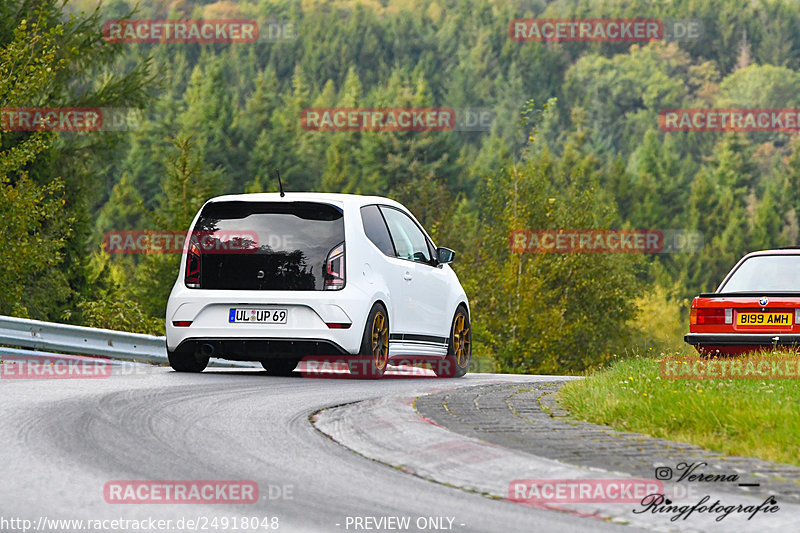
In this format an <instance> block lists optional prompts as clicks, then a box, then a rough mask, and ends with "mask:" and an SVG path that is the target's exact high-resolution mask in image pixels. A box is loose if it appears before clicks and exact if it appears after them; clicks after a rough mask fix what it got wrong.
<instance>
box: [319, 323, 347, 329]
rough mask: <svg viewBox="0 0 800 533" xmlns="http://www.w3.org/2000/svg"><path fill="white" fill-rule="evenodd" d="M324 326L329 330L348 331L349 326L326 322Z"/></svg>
mask: <svg viewBox="0 0 800 533" xmlns="http://www.w3.org/2000/svg"><path fill="white" fill-rule="evenodd" d="M325 325H326V326H328V327H329V328H330V329H350V324H349V323H347V322H326V323H325Z"/></svg>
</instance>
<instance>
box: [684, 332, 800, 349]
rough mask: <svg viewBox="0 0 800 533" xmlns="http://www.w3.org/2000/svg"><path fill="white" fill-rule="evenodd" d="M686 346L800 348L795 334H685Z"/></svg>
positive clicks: (799, 339) (799, 341)
mask: <svg viewBox="0 0 800 533" xmlns="http://www.w3.org/2000/svg"><path fill="white" fill-rule="evenodd" d="M683 340H684V341H685V342H686V343H687V344H691V345H692V346H697V347H705V346H773V345H777V346H795V345H797V346H800V334H797V333H687V334H686V335H684V336H683Z"/></svg>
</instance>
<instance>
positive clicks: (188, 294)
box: [166, 193, 469, 358]
mask: <svg viewBox="0 0 800 533" xmlns="http://www.w3.org/2000/svg"><path fill="white" fill-rule="evenodd" d="M225 201H253V202H320V203H328V204H330V205H333V206H336V207H338V208H340V209H341V210H342V211H343V213H344V235H345V277H346V283H345V286H344V288H342V289H341V290H323V291H290V290H285V291H284V290H226V289H202V288H189V287H187V286H186V284H185V283H184V273H185V271H186V261H187V255H186V254H183V256H182V258H181V264H180V270H179V275H178V278H177V280H176V282H175V284H174V286H173V289H172V293H171V295H170V298H169V301H168V304H167V310H166V329H167V347H168V349H169V350H171V351H174V350H177V349H179V347H181V346H189V345H194V344H197V343H202V342H203V341H205V340H211V341H213V342H215V343H221V342H222V341H223V340H227V341H232V342H233V341H248V342H250V343H251V344H253V343H258V342H261V341H264V342H265V343H267V344H265V345H270V346H271V345H273V344H275V343H276V342H278V341H286V342H288V343H290V344H291V343H292V342H293V341H302V340H313V341H315V342H320V343H323V344H324V343H330V346H332V347H335V348H336V354H338V353H341V352H345V353H349V354H356V353H358V351H359V349H360V346H361V341H362V335H363V333H364V327H365V324H366V319H367V315H368V314H369V311H370V309H371V308H372V306H373V305H374V304H375V303H376V302H381V303H382V304H383V305H384V306H385V307H386V310H387V313H388V317H389V324H390V330H391V333H392V335H391V337H390V357H397V356H402V355H415V354H416V355H427V356H436V357H444V355H445V354H446V353H447V345H446V339H447V337H448V336H449V330H450V323H451V321H452V318H453V316H454V314H455V311H456V309H457V307H458V306H459V305H461V304H463V305H464V306H466V307H467V310H468V311H469V307H468V301H467V297H466V294H465V293H464V290H463V288H462V287H461V285H460V283H459V282H458V277H457V276H456V274H455V272H454V271H453V270H452V269H451V268H450V266H449V265H446V264H440V265H437V266H431V265H427V264H422V263H415V262H414V261H410V260H405V259H400V258H396V257H388V256H386V255H385V254H383V252H381V251H380V250H379V249H378V248H377V246H375V245H374V244H373V243H372V242H371V241H370V240H369V239H368V238H367V236H366V233H365V231H364V227H363V224H362V220H361V216H360V208H361V207H363V206H365V205H371V204H377V205H381V206H389V207H394V208H396V209H399V210H401V211H402V212H404V213H405V214H407V215H408V216H410V217H411V219H412V220H413V221H414V222H415V223H416V224H417V225H418V226H419V228H420V229H421V230H422V231H423V233H424V234H425V237H426V238H427V239H428V240H429V241H430V242H431V243H432V242H433V241H432V239H430V236H429V235H428V234H427V232H425V230H424V228H422V226H421V225H420V224H419V222H418V221H417V220H416V218H414V216H413V214H411V213H410V212H409V211H408V210H407V209H405V207H403V206H402V205H401V204H399V203H398V202H395V201H393V200H390V199H388V198H382V197H376V196H357V195H345V194H316V193H287V194H286V196H285V197H281V196H280V195H279V194H277V193H263V194H247V195H227V196H221V197H217V198H213V199H211V200H209V201H208V202H206V204H204V206H203V207H205V206H206V205H208V204H209V203H211V202H225ZM201 212H202V209H201V210H200V211H198V213H197V215H196V216H195V218H194V220H193V221H192V225H191V226H190V228H194V226H195V224H196V223H197V220H198V219H199V217H200V213H201ZM190 235H191V230H190V231H189V232H187V241H186V242H189V237H190ZM406 272H409V274H410V277H411V280H406V279H404V276H405V273H406ZM235 307H243V308H250V309H259V310H261V309H287V310H288V311H289V315H288V318H287V323H286V324H246V323H245V324H240V323H235V324H234V323H230V322H228V313H229V310H230V309H231V308H235ZM180 321H186V322H191V324H190V325H189V326H188V327H182V326H175V325H174V322H180ZM328 323H337V324H342V323H345V324H350V326H349V327H347V328H338V327H337V328H330V327H328V326H327V324H328ZM270 343H272V344H270ZM253 345H258V344H253ZM225 346H231V343H230V342H228V343H227V344H225ZM233 346H236V345H235V344H233ZM259 346H260V345H259ZM286 346H288V344H286ZM245 351H247V350H243V351H242V353H244V352H245ZM242 353H237V354H233V355H232V356H231V357H230V358H246V357H248V356H245V355H242ZM271 355H273V354H269V353H265V354H264V357H270V356H271ZM215 356H220V357H226V354H224V353H216V354H215Z"/></svg>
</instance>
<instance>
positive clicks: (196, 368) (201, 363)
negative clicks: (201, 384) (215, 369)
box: [167, 350, 208, 372]
mask: <svg viewBox="0 0 800 533" xmlns="http://www.w3.org/2000/svg"><path fill="white" fill-rule="evenodd" d="M167 359H169V366H171V367H172V369H173V370H174V371H175V372H202V371H203V370H205V368H206V367H207V366H208V357H203V356H202V355H201V354H200V352H197V353H195V352H170V351H169V350H167Z"/></svg>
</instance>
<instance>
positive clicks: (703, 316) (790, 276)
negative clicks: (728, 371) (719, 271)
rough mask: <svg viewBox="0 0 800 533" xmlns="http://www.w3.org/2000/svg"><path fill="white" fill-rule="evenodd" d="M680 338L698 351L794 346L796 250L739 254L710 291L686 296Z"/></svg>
mask: <svg viewBox="0 0 800 533" xmlns="http://www.w3.org/2000/svg"><path fill="white" fill-rule="evenodd" d="M683 339H684V340H685V341H686V342H687V343H689V344H691V345H692V346H694V347H695V348H696V349H697V351H698V352H700V353H721V354H740V353H744V352H749V351H754V350H763V349H771V348H772V347H773V346H777V347H788V346H795V345H797V346H799V347H800V249H796V248H795V249H788V248H787V249H780V250H764V251H760V252H752V253H749V254H747V255H746V256H744V257H743V258H742V259H741V260H740V261H739V262H738V263H737V264H736V266H735V267H733V270H731V271H730V272H729V273H728V275H727V276H725V279H724V280H722V283H720V285H719V288H718V289H717V291H716V292H713V293H704V294H701V295H700V296H698V297H696V298H695V299H694V300H693V301H692V308H691V315H690V318H689V333H688V334H687V335H685V336H684V338H683Z"/></svg>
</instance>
